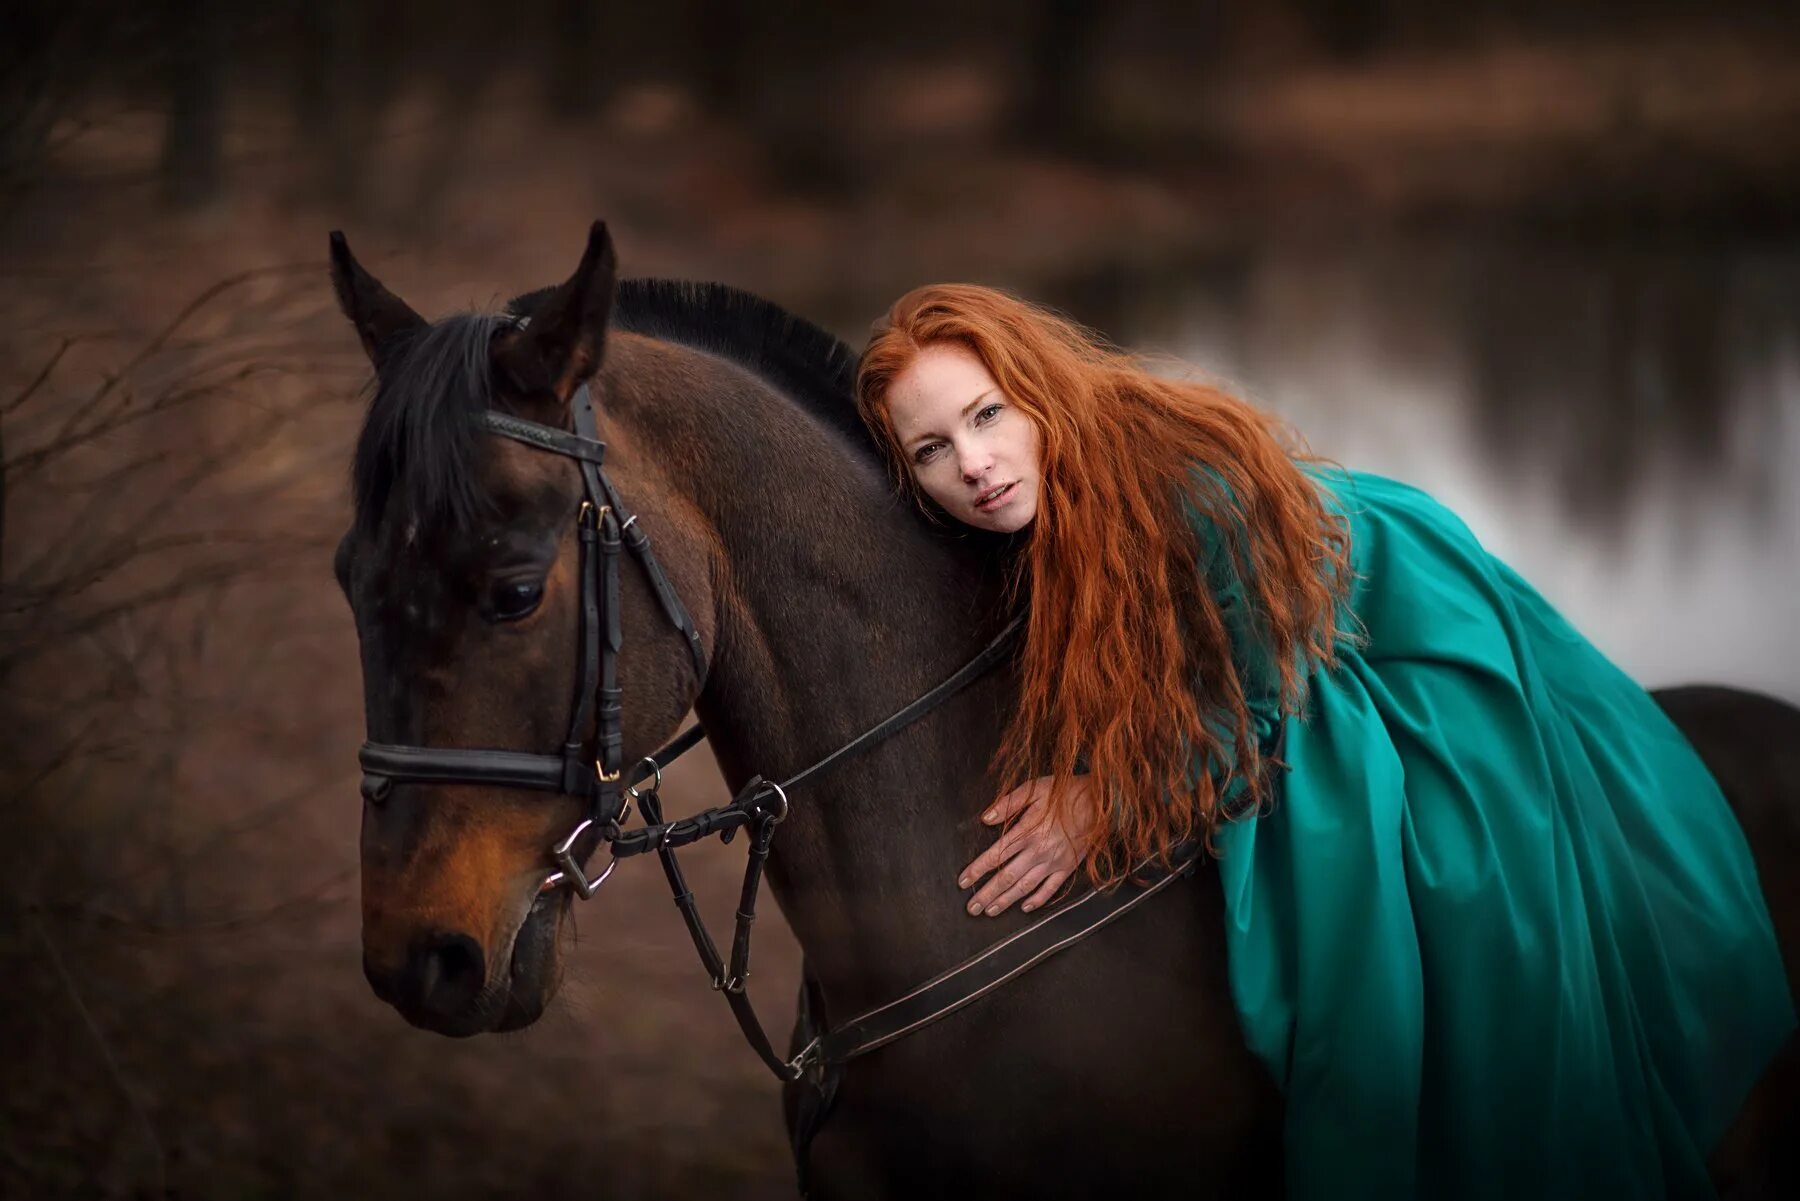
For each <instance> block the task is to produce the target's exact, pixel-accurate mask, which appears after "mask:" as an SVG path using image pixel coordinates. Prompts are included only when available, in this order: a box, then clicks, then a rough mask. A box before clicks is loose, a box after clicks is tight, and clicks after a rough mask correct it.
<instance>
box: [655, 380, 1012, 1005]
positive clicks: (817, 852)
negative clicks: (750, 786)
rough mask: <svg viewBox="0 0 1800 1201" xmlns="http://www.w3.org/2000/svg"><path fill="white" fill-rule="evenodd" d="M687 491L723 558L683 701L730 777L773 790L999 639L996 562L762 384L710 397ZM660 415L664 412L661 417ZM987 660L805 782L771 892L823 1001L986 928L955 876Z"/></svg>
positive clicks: (976, 792) (910, 974) (971, 817)
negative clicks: (928, 710) (771, 785)
mask: <svg viewBox="0 0 1800 1201" xmlns="http://www.w3.org/2000/svg"><path fill="white" fill-rule="evenodd" d="M708 406H718V407H717V410H716V411H714V412H711V413H708V414H706V415H705V418H704V419H703V420H701V421H699V422H698V423H696V424H694V425H692V426H691V427H689V428H688V429H686V430H685V431H675V430H667V431H664V433H663V436H666V437H670V438H678V437H679V438H685V439H692V440H691V441H687V443H686V444H687V446H688V447H689V448H690V449H689V450H688V452H687V456H686V457H687V465H686V467H685V468H678V470H679V471H680V473H681V474H684V475H686V476H687V478H685V479H672V480H671V482H672V483H674V484H675V485H676V486H677V487H679V488H681V489H683V490H684V491H686V492H687V493H688V495H689V497H690V498H691V499H693V500H694V502H695V503H696V505H697V506H698V507H699V509H700V510H701V511H702V513H704V515H705V516H706V518H707V520H708V521H709V522H710V523H711V524H712V526H713V527H714V529H715V530H716V531H717V534H718V538H719V543H720V545H721V546H722V548H723V552H724V553H723V562H722V563H721V564H720V565H719V568H718V570H719V573H720V574H721V575H723V576H725V577H726V578H724V579H722V580H719V581H716V582H715V590H714V591H715V595H716V596H717V597H718V598H719V599H718V602H717V604H718V610H719V611H718V613H717V620H718V626H717V631H718V632H717V635H716V638H715V646H714V650H713V659H712V666H711V670H710V672H709V677H708V680H707V686H706V690H705V692H704V694H703V695H702V697H701V698H700V701H699V703H698V705H697V706H696V707H697V709H698V710H699V713H700V716H701V719H702V721H703V722H704V723H705V724H706V727H707V730H708V736H709V741H710V742H711V743H712V745H713V748H714V751H715V753H716V754H717V755H718V757H719V761H720V764H721V766H722V767H723V769H724V771H725V773H726V776H727V780H728V782H729V783H730V784H731V786H732V787H734V788H736V787H740V786H741V785H742V784H743V783H744V782H745V781H746V780H747V779H748V778H749V777H750V776H751V775H753V774H761V775H763V776H765V777H767V778H770V779H775V780H780V779H783V778H785V777H787V776H788V775H791V774H793V773H794V772H797V771H799V770H800V769H802V768H804V767H806V766H807V765H809V764H811V763H814V762H816V761H817V760H819V759H821V758H823V757H824V756H825V755H827V754H829V753H830V752H831V751H833V750H835V749H836V748H837V747H839V746H842V745H843V744H844V743H846V742H848V741H849V740H850V739H851V738H853V737H855V736H856V735H857V734H859V733H861V732H862V731H863V730H865V729H867V728H869V727H870V726H872V725H874V724H875V723H876V722H878V721H880V720H881V719H883V718H885V717H887V716H888V715H889V714H891V713H893V712H894V711H896V710H898V709H899V708H900V707H901V706H902V705H904V704H906V703H907V702H909V701H911V700H912V699H914V698H915V697H918V696H919V695H921V694H923V693H924V692H926V691H927V690H929V689H930V688H931V687H932V686H934V685H935V684H937V683H938V682H940V681H941V680H943V679H944V678H946V677H947V676H948V675H950V674H951V673H952V672H953V671H955V670H956V668H957V667H959V666H960V665H961V664H962V663H964V662H966V661H967V660H968V659H969V658H970V657H972V656H973V655H974V654H975V652H976V651H977V650H979V649H980V647H981V646H982V645H983V644H984V643H985V642H986V641H987V640H988V639H989V638H990V637H991V636H992V635H993V633H994V632H995V630H996V629H997V628H998V618H999V608H998V605H999V587H998V583H999V581H998V578H997V572H996V571H995V570H994V569H993V567H992V566H991V564H990V565H987V566H984V560H983V559H982V557H981V556H978V555H975V554H971V553H969V552H968V551H967V550H966V549H959V548H958V547H957V545H956V544H955V543H954V542H953V541H951V540H948V539H946V538H945V537H943V536H941V535H938V534H934V533H933V532H932V531H930V530H927V529H926V528H924V527H923V525H922V523H921V522H920V521H919V520H918V519H917V518H916V517H915V516H914V515H913V514H912V513H911V512H909V511H908V510H907V508H906V507H905V505H904V504H902V503H899V502H896V500H895V499H894V497H893V495H892V489H891V486H890V485H889V483H888V481H887V479H886V477H885V475H884V473H883V471H882V470H881V468H880V467H879V466H878V465H877V464H875V463H873V462H871V461H870V460H869V457H868V456H867V455H866V454H864V453H862V452H861V451H860V450H859V449H856V448H852V447H849V446H847V445H845V444H844V443H843V441H842V439H841V438H840V437H839V436H837V435H835V434H832V433H829V432H827V431H826V430H825V429H824V428H823V427H822V426H820V425H819V424H817V423H816V422H815V421H814V420H813V419H811V418H809V417H808V416H806V415H805V414H804V413H802V412H800V411H799V410H798V409H796V408H795V407H794V406H793V405H792V404H791V403H790V402H788V401H786V400H783V399H781V398H780V397H777V396H775V395H773V394H772V393H769V392H767V391H766V390H764V389H762V388H760V386H758V387H756V388H754V389H751V390H749V391H748V392H745V393H740V394H738V395H733V396H729V397H725V396H721V395H719V394H718V393H717V392H712V391H710V390H708V394H707V395H705V396H700V397H695V396H691V395H690V396H689V397H686V398H684V399H683V402H682V404H681V406H680V407H681V408H683V409H686V410H689V411H693V410H694V409H696V408H698V409H701V410H704V409H706V408H707V407H708ZM669 416H670V414H669V411H668V410H665V419H668V417H669ZM1008 679H1009V676H1008V673H1007V671H1006V670H1004V669H1002V670H1000V671H998V672H995V673H992V674H991V675H990V677H989V678H988V679H986V680H984V681H982V682H981V683H980V684H977V685H976V686H974V687H973V688H971V689H969V690H968V691H967V692H966V693H965V694H963V695H961V696H959V697H957V698H956V699H954V700H951V701H949V702H947V703H946V704H945V705H944V706H943V707H941V708H939V709H938V710H936V711H935V712H933V713H932V714H931V715H930V716H928V717H926V718H925V719H924V720H923V721H922V722H921V723H920V724H919V725H917V726H915V727H913V728H912V729H910V730H908V731H906V732H904V733H902V734H901V735H899V736H897V737H895V738H892V739H890V740H889V741H888V742H886V743H885V744H882V745H880V746H878V747H876V748H874V749H872V750H869V751H867V752H864V753H862V754H860V755H858V756H856V757H855V758H852V759H849V760H846V761H844V762H841V763H839V764H834V765H833V766H832V767H830V768H828V769H827V770H826V771H825V772H824V773H822V774H820V775H819V776H817V777H814V778H813V779H811V780H809V781H807V782H806V783H805V784H804V785H802V787H801V788H800V789H798V790H796V793H795V795H794V797H793V798H792V813H791V816H790V817H789V819H788V821H787V823H786V824H785V825H784V826H783V827H782V828H781V831H780V833H779V835H778V836H777V838H776V840H775V852H774V855H773V857H772V859H771V862H770V880H771V883H772V884H773V886H774V888H775V890H776V894H777V899H778V900H779V901H780V902H781V905H782V908H783V911H784V912H785V913H786V915H787V916H788V918H789V921H790V923H791V924H792V926H793V927H794V929H795V932H796V934H797V935H798V936H799V938H800V941H801V944H802V946H803V947H804V948H805V951H806V954H807V959H808V964H809V969H810V970H811V971H812V972H813V973H814V975H815V976H816V977H817V978H818V979H819V980H820V981H821V983H822V984H823V985H824V987H825V989H826V993H827V997H828V999H829V1001H830V1003H831V1004H832V1005H833V1007H834V1008H838V1007H850V1006H856V1005H860V1004H863V1003H866V1001H867V1000H872V999H878V998H880V997H882V996H884V995H887V994H888V993H890V992H891V991H892V990H893V988H895V987H897V986H898V985H901V984H906V983H912V982H916V981H917V979H919V978H922V976H924V975H930V974H932V973H934V972H935V971H936V970H938V969H939V968H941V967H942V966H943V964H944V962H945V955H946V952H947V950H954V949H956V948H957V947H959V946H964V945H965V944H966V946H967V949H973V946H974V945H975V944H976V943H977V942H978V941H979V940H981V939H982V938H985V937H991V935H992V931H991V930H989V929H986V928H982V929H974V927H978V926H984V925H985V924H984V923H978V922H975V921H974V920H973V919H970V918H968V917H966V916H965V915H964V914H963V913H962V910H961V904H962V898H961V894H959V893H958V891H957V888H956V876H957V872H958V871H959V869H960V868H961V867H962V866H963V865H964V864H965V863H967V862H968V860H969V858H970V857H971V856H972V854H973V851H972V849H971V848H973V847H974V846H977V845H979V844H980V842H981V841H982V837H983V836H982V835H981V834H980V833H979V831H978V830H977V828H976V822H975V816H976V814H977V813H978V812H979V811H980V809H981V806H982V805H983V804H985V803H986V802H987V801H988V800H990V799H991V798H992V789H991V785H990V784H989V783H988V782H987V780H986V767H987V763H988V760H989V758H990V757H991V755H992V752H993V749H994V747H995V745H996V743H997V742H998V738H999V734H1000V730H1001V726H1002V722H1003V720H1004V698H1005V697H1006V696H1007V695H1008V694H1009V693H1010V687H1009V683H1008Z"/></svg>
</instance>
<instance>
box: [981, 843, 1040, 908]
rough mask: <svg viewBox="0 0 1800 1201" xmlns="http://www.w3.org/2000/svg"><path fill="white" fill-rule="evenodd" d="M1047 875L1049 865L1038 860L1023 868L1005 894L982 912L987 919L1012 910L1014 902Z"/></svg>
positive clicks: (991, 902)
mask: <svg viewBox="0 0 1800 1201" xmlns="http://www.w3.org/2000/svg"><path fill="white" fill-rule="evenodd" d="M1020 858H1023V856H1020ZM1049 874H1050V865H1049V864H1048V863H1045V862H1043V861H1041V860H1040V861H1038V862H1036V863H1033V864H1031V865H1030V866H1029V867H1027V868H1025V870H1024V871H1022V872H1020V873H1019V876H1018V879H1017V880H1016V881H1015V882H1014V883H1013V884H1012V885H1011V886H1009V887H1008V888H1007V890H1006V891H1005V892H1003V893H1001V894H1000V895H999V896H997V897H995V898H994V899H993V900H991V901H989V902H988V903H987V906H986V908H984V909H983V910H982V912H983V913H985V914H987V915H988V916H989V917H994V916H995V915H997V914H1001V913H1005V912H1006V911H1007V910H1008V909H1010V908H1012V904H1013V902H1014V901H1017V900H1018V899H1019V898H1020V897H1023V896H1026V895H1027V894H1029V893H1030V892H1031V890H1032V889H1034V888H1036V887H1037V886H1038V884H1039V883H1041V882H1042V881H1043V879H1044V877H1045V876H1047V875H1049Z"/></svg>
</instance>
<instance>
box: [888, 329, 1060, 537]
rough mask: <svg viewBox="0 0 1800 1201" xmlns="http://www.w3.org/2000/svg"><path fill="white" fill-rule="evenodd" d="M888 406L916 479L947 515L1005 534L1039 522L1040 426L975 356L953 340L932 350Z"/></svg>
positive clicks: (896, 387)
mask: <svg viewBox="0 0 1800 1201" xmlns="http://www.w3.org/2000/svg"><path fill="white" fill-rule="evenodd" d="M887 408H888V419H889V420H890V421H891V422H893V426H894V436H895V437H896V439H897V440H898V441H899V443H900V453H901V454H902V455H904V456H905V457H906V464H907V468H908V470H910V471H911V472H912V477H913V479H914V480H915V481H916V482H917V483H918V485H919V487H920V488H921V489H923V490H924V492H925V494H926V495H927V496H929V497H931V499H932V500H935V501H937V503H938V504H940V505H942V506H943V507H944V511H945V512H947V513H949V514H950V516H952V517H954V518H956V519H957V520H958V521H962V522H966V523H967V524H969V525H972V526H977V527H979V528H980V529H984V530H993V531H994V532H995V533H1000V534H1010V533H1013V532H1014V531H1016V530H1022V529H1024V528H1025V527H1026V526H1028V525H1030V524H1031V519H1032V518H1033V517H1035V516H1037V503H1038V479H1039V477H1038V430H1037V425H1036V424H1035V423H1034V422H1032V420H1031V419H1030V418H1029V417H1027V416H1026V415H1025V414H1024V413H1022V412H1020V411H1019V410H1018V409H1017V408H1015V407H1014V406H1013V403H1012V402H1011V401H1009V400H1008V399H1007V398H1006V395H1005V394H1004V393H1003V392H1001V391H1000V385H999V384H997V383H995V382H994V377H993V376H991V375H989V374H988V370H987V368H986V367H984V366H982V363H981V360H980V359H978V358H976V357H975V354H974V353H973V352H972V351H970V350H968V349H966V348H964V347H963V346H961V345H959V344H957V343H953V342H936V343H932V344H930V345H927V346H926V347H925V348H924V349H922V350H920V351H919V354H918V357H917V358H915V359H914V360H913V361H912V364H911V365H910V366H908V367H907V369H906V370H905V371H902V372H901V373H900V374H899V375H897V376H895V377H894V379H893V382H892V383H891V384H889V385H888V393H887Z"/></svg>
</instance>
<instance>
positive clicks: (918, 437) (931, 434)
mask: <svg viewBox="0 0 1800 1201" xmlns="http://www.w3.org/2000/svg"><path fill="white" fill-rule="evenodd" d="M997 391H999V389H997V388H989V389H988V390H987V391H985V392H983V393H982V394H981V395H980V396H977V397H976V398H975V399H974V400H971V401H970V402H969V403H968V404H966V405H964V406H963V407H962V412H961V413H960V414H958V415H957V419H958V420H959V421H967V420H968V419H969V414H970V413H973V412H974V411H975V406H976V405H978V404H980V403H981V402H982V401H984V400H986V399H987V398H988V397H990V396H992V395H993V394H994V393H995V392H997ZM938 436H939V435H938V433H937V431H936V430H926V431H924V432H923V433H918V434H914V435H913V436H912V437H910V438H908V439H907V440H906V444H907V445H908V446H912V445H914V444H915V443H918V442H922V441H924V440H925V439H926V438H936V437H938Z"/></svg>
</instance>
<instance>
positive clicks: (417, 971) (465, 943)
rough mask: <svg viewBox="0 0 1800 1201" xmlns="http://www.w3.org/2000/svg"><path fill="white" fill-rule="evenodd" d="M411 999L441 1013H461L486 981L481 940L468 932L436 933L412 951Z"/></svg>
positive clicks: (452, 1014)
mask: <svg viewBox="0 0 1800 1201" xmlns="http://www.w3.org/2000/svg"><path fill="white" fill-rule="evenodd" d="M411 968H412V970H411V972H410V973H409V974H410V975H411V977H412V979H411V981H410V983H411V984H412V989H411V990H410V991H411V992H412V1000H413V1001H414V1002H415V1003H416V1004H417V1005H418V1006H419V1007H420V1008H421V1009H424V1010H427V1011H429V1012H431V1013H434V1014H437V1015H438V1016H440V1017H458V1016H460V1015H461V1014H463V1013H464V1012H465V1011H467V1010H468V1008H469V1006H471V1005H472V1004H474V1002H475V998H476V997H478V996H480V995H481V988H482V985H483V984H485V983H486V982H487V973H486V970H485V957H484V956H483V955H482V953H481V944H480V943H478V942H476V941H475V940H474V939H472V938H470V937H469V936H468V935H466V934H434V935H432V936H430V937H429V938H427V939H425V940H424V941H423V942H422V943H421V944H420V945H418V946H417V947H415V949H414V951H413V955H412V963H411Z"/></svg>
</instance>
